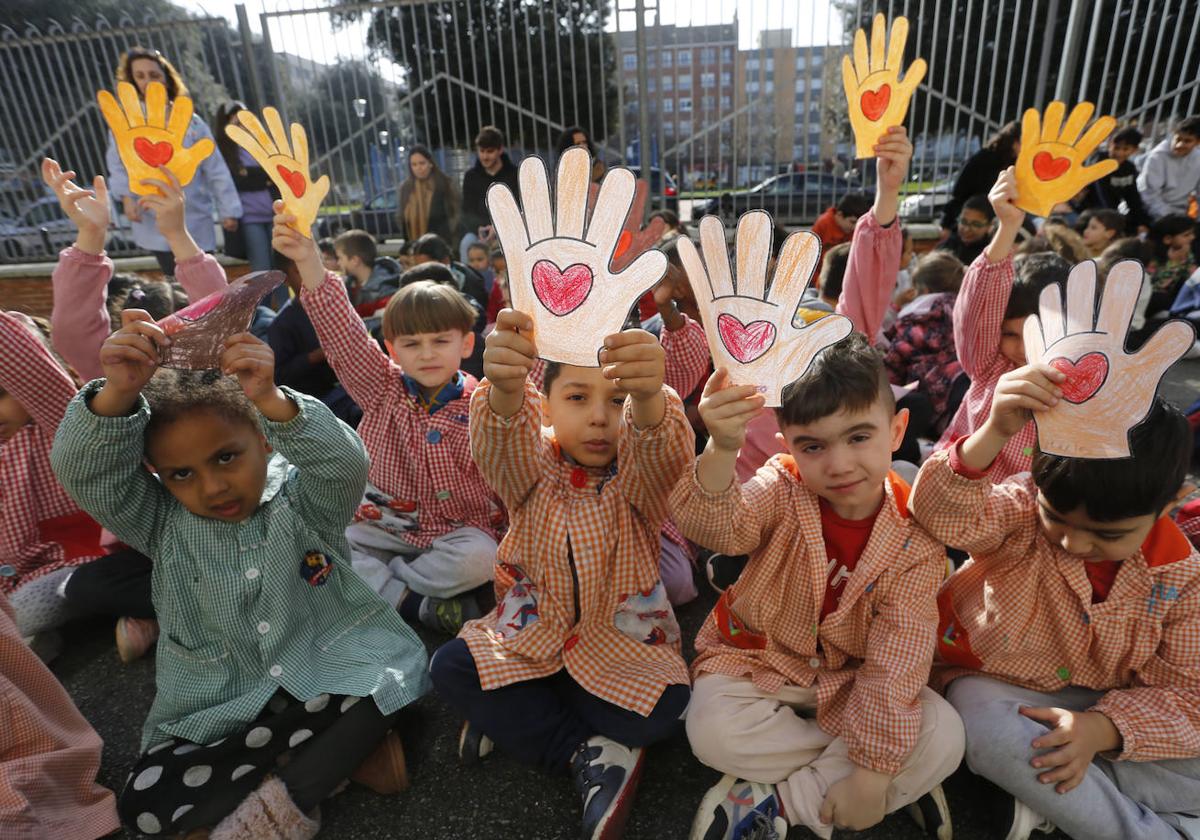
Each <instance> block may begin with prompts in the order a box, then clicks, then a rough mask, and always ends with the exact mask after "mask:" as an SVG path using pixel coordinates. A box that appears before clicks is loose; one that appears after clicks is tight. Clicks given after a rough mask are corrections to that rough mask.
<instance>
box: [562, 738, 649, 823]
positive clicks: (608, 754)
mask: <svg viewBox="0 0 1200 840" xmlns="http://www.w3.org/2000/svg"><path fill="white" fill-rule="evenodd" d="M644 757H645V751H644V750H642V749H641V748H640V747H633V748H631V747H626V746H624V745H623V744H618V743H617V742H616V741H613V740H612V739H610V738H605V737H604V736H603V735H594V736H592V737H591V738H588V740H587V742H586V743H584V744H583V745H581V746H580V747H579V749H578V750H577V751H576V753H575V755H574V756H572V757H571V776H572V777H573V779H574V781H575V789H576V790H577V791H579V795H580V797H581V798H582V799H583V830H582V832H581V834H580V836H581V837H582V838H583V840H617V838H619V837H620V836H621V833H622V832H623V831H624V829H625V821H626V820H628V819H629V809H630V807H632V805H633V798H634V796H635V795H636V794H637V786H638V781H639V780H640V779H641V775H642V761H643V759H644Z"/></svg>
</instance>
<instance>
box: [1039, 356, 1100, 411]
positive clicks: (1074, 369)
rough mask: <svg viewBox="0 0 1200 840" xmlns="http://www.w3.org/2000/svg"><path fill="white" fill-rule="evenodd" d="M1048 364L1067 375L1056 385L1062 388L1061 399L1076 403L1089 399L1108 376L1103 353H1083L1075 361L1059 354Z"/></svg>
mask: <svg viewBox="0 0 1200 840" xmlns="http://www.w3.org/2000/svg"><path fill="white" fill-rule="evenodd" d="M1049 364H1050V367H1052V368H1054V369H1055V370H1057V371H1060V372H1062V373H1065V374H1066V375H1067V378H1066V381H1064V382H1062V383H1060V384H1059V386H1058V387H1059V388H1061V389H1062V392H1063V399H1064V400H1066V401H1067V402H1069V403H1075V404H1076V405H1078V404H1079V403H1081V402H1087V401H1088V400H1089V399H1091V398H1092V395H1093V394H1095V393H1096V392H1097V391H1099V390H1100V388H1101V386H1102V385H1104V380H1105V379H1107V378H1108V357H1107V356H1105V355H1104V354H1103V353H1098V352H1092V353H1084V354H1083V355H1082V356H1080V357H1079V361H1077V362H1072V361H1071V360H1070V359H1068V358H1066V357H1064V356H1059V357H1058V358H1057V359H1051V360H1050V362H1049Z"/></svg>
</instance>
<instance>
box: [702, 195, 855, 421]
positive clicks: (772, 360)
mask: <svg viewBox="0 0 1200 840" xmlns="http://www.w3.org/2000/svg"><path fill="white" fill-rule="evenodd" d="M771 231H772V223H771V216H770V214H769V213H767V212H766V211H763V210H751V211H750V212H748V213H745V214H743V215H742V217H741V219H739V220H738V226H737V253H736V255H735V258H736V260H737V276H736V279H735V278H734V276H733V275H731V273H730V266H729V257H728V254H727V251H726V247H725V226H724V225H722V224H721V220H720V219H719V218H717V217H716V216H705V217H704V219H702V220H701V222H700V247H701V248H703V249H704V262H703V263H701V261H700V254H699V252H697V251H696V246H695V245H693V244H692V242H691V240H690V239H687V238H686V237H684V238H682V239H680V240H679V256H680V259H681V260H682V261H683V268H684V270H685V271H686V272H687V275H688V281H689V282H690V283H691V285H692V289H693V290H694V291H695V292H696V300H697V303H698V304H699V306H700V310H701V314H702V315H703V316H704V332H705V334H706V335H707V336H708V347H709V350H710V351H711V353H712V356H713V362H714V364H715V366H716V367H722V366H723V367H727V368H728V369H729V372H730V376H731V378H732V379H733V380H734V381H735V382H737V383H738V384H743V385H748V384H754V385H757V386H758V387H759V388H760V390H762V392H763V393H764V394H765V395H766V398H767V402H766V404H767V406H769V407H774V406H778V405H780V402H781V399H782V396H783V389H784V388H785V387H786V386H787V385H788V384H790V383H792V382H794V381H796V380H797V379H799V378H800V377H801V376H802V375H803V374H804V372H805V371H806V370H808V366H809V365H810V364H811V363H812V360H813V359H814V358H815V357H816V355H817V354H818V353H820V352H821V351H822V350H824V349H825V348H826V347H828V346H829V345H831V344H836V343H837V342H839V341H841V340H842V339H843V338H845V337H846V336H848V335H849V334H850V332H851V330H852V329H853V326H852V325H851V323H850V320H849V319H848V318H845V317H843V316H841V315H827V316H825V317H824V318H821V319H819V320H817V321H814V322H813V323H811V324H804V325H803V326H801V327H796V326H795V325H794V324H793V323H792V319H793V317H795V314H796V309H797V307H798V306H799V305H800V298H801V296H802V295H803V294H804V289H805V288H806V287H807V286H808V283H809V280H811V279H812V276H813V272H814V271H815V269H816V267H817V264H818V262H820V258H821V240H820V239H818V238H817V236H816V234H814V233H812V232H811V231H797V232H796V233H793V234H791V235H790V236H789V237H788V238H787V239H785V240H784V242H783V247H782V249H780V251H779V261H778V262H777V263H776V266H775V276H774V277H773V278H772V280H771V287H770V291H768V290H767V259H768V257H769V256H770V253H771ZM705 289H707V290H708V291H709V294H707V295H705V294H702V293H701V292H702V291H703V290H705ZM731 344H732V345H733V346H732V347H731V346H730V345H731ZM739 356H740V357H741V358H739ZM743 360H744V361H743Z"/></svg>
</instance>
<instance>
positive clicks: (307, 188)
mask: <svg viewBox="0 0 1200 840" xmlns="http://www.w3.org/2000/svg"><path fill="white" fill-rule="evenodd" d="M263 119H264V120H266V121H267V127H268V128H269V129H270V130H271V134H270V135H269V136H268V135H267V132H266V131H265V130H264V129H263V125H262V123H261V122H259V120H258V117H256V116H254V114H252V113H250V112H249V111H239V112H238V121H239V122H240V123H241V124H242V125H240V126H239V125H227V126H225V134H226V135H227V136H228V137H229V139H230V140H232V141H233V142H235V143H237V144H238V145H239V146H241V147H242V148H243V149H245V150H246V151H247V152H249V153H250V157H252V158H254V160H255V162H256V163H257V164H258V165H259V166H261V167H262V168H263V171H264V172H266V173H267V174H268V175H270V176H271V180H272V181H274V182H275V186H277V187H279V194H280V196H281V197H282V198H283V206H284V209H285V210H287V212H289V213H291V214H292V215H293V216H295V217H296V223H295V224H294V225H293V227H294V228H295V229H296V231H297V232H299V233H302V234H304V235H305V236H307V237H308V238H309V239H312V226H313V222H314V221H316V219H317V210H319V209H320V207H321V202H322V201H324V200H325V196H326V195H328V193H329V176H328V175H322V176H321V177H320V178H318V179H317V180H316V181H312V180H310V179H309V174H308V135H307V134H305V132H304V126H302V125H300V123H292V125H291V131H292V140H291V143H288V135H287V132H285V131H284V130H283V120H282V119H280V118H279V112H278V111H276V110H275V109H274V108H272V107H270V106H267V107H266V108H263ZM243 126H244V127H243Z"/></svg>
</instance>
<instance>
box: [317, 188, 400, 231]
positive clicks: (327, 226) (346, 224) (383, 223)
mask: <svg viewBox="0 0 1200 840" xmlns="http://www.w3.org/2000/svg"><path fill="white" fill-rule="evenodd" d="M399 196H400V191H399V189H398V188H392V189H388V190H384V191H383V192H381V193H376V194H375V195H374V196H372V197H371V198H369V199H367V200H366V201H364V202H363V203H362V206H361V207H354V208H351V209H350V210H347V211H345V212H342V213H330V214H328V215H325V216H321V217H319V218H318V219H317V235H318V236H321V237H324V236H337V235H338V234H339V233H343V232H344V231H347V230H365V231H366V232H367V233H369V234H371V235H372V236H374V237H375V238H376V239H377V240H379V241H383V240H384V239H388V238H389V237H390V238H393V239H394V238H395V237H397V236H402V235H403V231H401V230H400V224H399V222H398V221H397V219H396V213H397V211H398V209H399Z"/></svg>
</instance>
